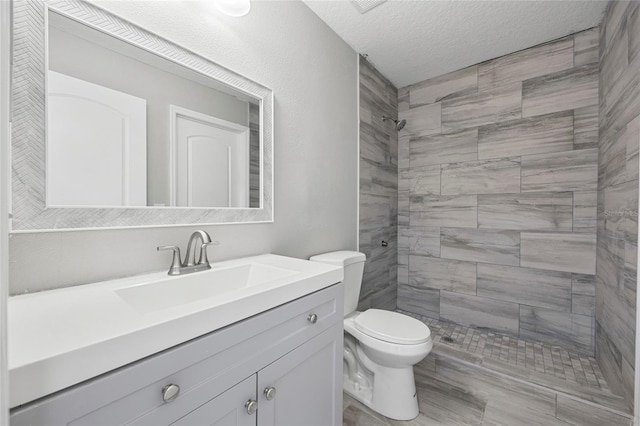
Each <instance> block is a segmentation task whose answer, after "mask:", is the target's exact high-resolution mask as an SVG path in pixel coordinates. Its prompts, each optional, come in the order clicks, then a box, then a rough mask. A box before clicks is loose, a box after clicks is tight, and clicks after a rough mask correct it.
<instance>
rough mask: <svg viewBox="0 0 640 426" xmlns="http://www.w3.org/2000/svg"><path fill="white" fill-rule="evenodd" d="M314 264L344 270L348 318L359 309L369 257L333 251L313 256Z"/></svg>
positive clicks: (355, 252)
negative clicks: (366, 261)
mask: <svg viewBox="0 0 640 426" xmlns="http://www.w3.org/2000/svg"><path fill="white" fill-rule="evenodd" d="M309 260H311V261H313V262H322V263H329V264H331V265H336V266H341V267H343V268H344V280H343V283H344V315H345V316H347V315H348V314H350V313H351V312H353V311H355V310H356V309H357V308H358V299H359V297H360V286H361V285H362V273H363V271H364V262H365V260H367V257H366V256H365V255H364V253H360V252H357V251H348V250H341V251H332V252H329V253H323V254H317V255H315V256H311V257H310V258H309Z"/></svg>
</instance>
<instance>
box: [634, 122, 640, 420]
mask: <svg viewBox="0 0 640 426" xmlns="http://www.w3.org/2000/svg"><path fill="white" fill-rule="evenodd" d="M638 139H640V134H639V135H638ZM638 143H640V140H639V141H638ZM638 161H640V158H639V159H638ZM638 179H639V180H640V177H639V178H638ZM638 194H639V198H638V210H640V183H639V185H638ZM638 228H639V231H640V223H639V224H638ZM639 235H640V234H639ZM636 274H637V275H636V365H635V370H634V372H635V380H634V392H633V410H634V413H633V424H634V425H635V426H640V407H639V405H640V349H639V348H638V347H639V346H640V345H639V343H640V310H638V306H640V292H639V291H638V284H637V283H639V282H640V252H639V253H638V263H637V265H636Z"/></svg>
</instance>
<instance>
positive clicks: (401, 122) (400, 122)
mask: <svg viewBox="0 0 640 426" xmlns="http://www.w3.org/2000/svg"><path fill="white" fill-rule="evenodd" d="M387 120H391V121H393V122H394V123H395V124H396V132H399V131H400V130H402V129H403V128H404V126H406V124H407V120H394V119H393V118H391V117H387V116H385V115H383V116H382V121H387Z"/></svg>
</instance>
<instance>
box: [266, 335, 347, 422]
mask: <svg viewBox="0 0 640 426" xmlns="http://www.w3.org/2000/svg"><path fill="white" fill-rule="evenodd" d="M342 334H343V331H342V329H340V328H331V329H329V330H327V331H325V332H324V333H322V334H321V335H319V336H317V337H315V338H313V339H312V340H310V341H309V342H307V343H305V344H304V345H302V346H300V347H298V348H297V349H295V350H293V351H291V352H289V353H288V354H287V355H285V356H283V357H282V358H280V359H278V360H277V361H275V362H274V363H273V364H271V365H269V366H268V367H266V368H264V369H263V370H260V371H259V372H258V392H259V393H260V395H259V400H258V401H259V404H258V425H260V426H276V425H277V426H302V425H307V426H312V425H314V426H315V425H317V426H328V425H336V426H338V425H341V424H342V399H341V398H335V395H336V394H341V393H342ZM336 352H337V353H339V354H340V357H339V358H336V356H335V354H336ZM336 378H337V380H336ZM270 390H273V391H274V392H273V397H272V398H269V396H271V395H270V394H269V391H270ZM338 403H339V404H340V405H338V406H336V404H338Z"/></svg>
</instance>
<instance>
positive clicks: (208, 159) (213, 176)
mask: <svg viewBox="0 0 640 426" xmlns="http://www.w3.org/2000/svg"><path fill="white" fill-rule="evenodd" d="M170 115H171V117H170V123H171V127H172V129H173V130H172V132H171V134H172V137H171V141H170V143H171V149H172V156H173V160H172V161H171V163H172V165H173V168H172V173H171V175H172V177H173V178H172V181H173V184H172V188H173V191H172V192H173V195H172V200H173V203H174V204H173V205H175V206H179V207H207V206H219V207H249V128H248V127H246V126H242V125H239V124H235V123H231V122H229V121H225V120H221V119H219V118H215V117H211V116H208V115H205V114H202V113H199V112H196V111H190V110H188V109H185V108H180V107H177V106H175V105H171V108H170ZM213 183H215V184H213Z"/></svg>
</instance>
